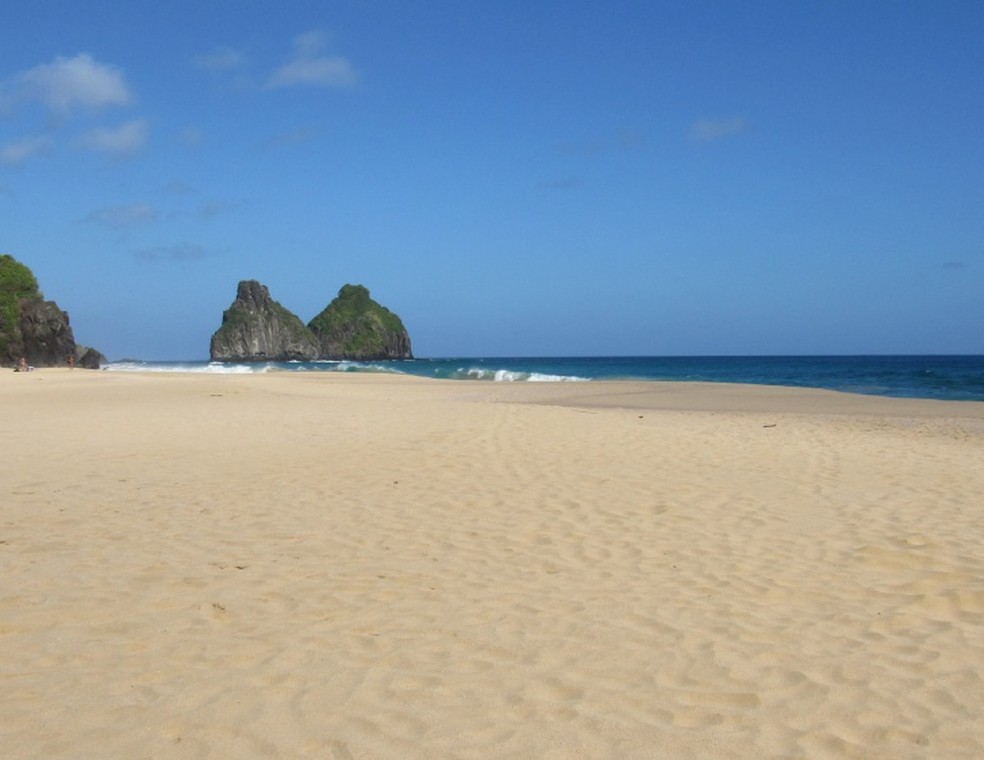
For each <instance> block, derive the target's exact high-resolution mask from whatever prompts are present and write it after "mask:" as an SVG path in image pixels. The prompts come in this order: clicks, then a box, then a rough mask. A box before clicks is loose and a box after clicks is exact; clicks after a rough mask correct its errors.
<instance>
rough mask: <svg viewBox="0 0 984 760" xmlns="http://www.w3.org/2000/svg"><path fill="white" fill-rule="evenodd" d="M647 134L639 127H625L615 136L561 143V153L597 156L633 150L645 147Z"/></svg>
mask: <svg viewBox="0 0 984 760" xmlns="http://www.w3.org/2000/svg"><path fill="white" fill-rule="evenodd" d="M645 144H646V136H645V134H644V133H643V132H641V131H639V130H637V129H624V130H622V131H621V132H619V133H618V134H616V135H615V136H614V137H599V138H592V139H586V140H573V141H570V142H565V143H560V145H559V146H558V147H559V149H560V152H561V153H564V154H566V155H568V156H597V155H601V154H603V153H610V152H613V151H632V150H638V149H639V148H642V147H644V146H645Z"/></svg>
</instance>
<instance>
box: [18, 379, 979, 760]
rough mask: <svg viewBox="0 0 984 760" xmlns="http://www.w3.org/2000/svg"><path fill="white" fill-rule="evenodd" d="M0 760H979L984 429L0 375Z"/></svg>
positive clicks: (590, 395)
mask: <svg viewBox="0 0 984 760" xmlns="http://www.w3.org/2000/svg"><path fill="white" fill-rule="evenodd" d="M0 404H2V408H3V410H4V416H5V425H4V426H3V428H2V429H0V442H2V443H0V445H2V446H3V449H4V451H5V452H9V454H8V455H7V456H5V457H3V458H0V482H2V483H4V485H5V493H4V497H3V501H2V503H0V569H2V571H3V577H4V584H3V587H2V589H0V621H2V622H0V646H2V647H3V648H4V652H5V654H6V657H5V658H3V660H2V662H0V682H2V683H3V685H4V688H3V690H2V691H3V695H2V696H0V734H2V739H3V744H4V746H5V753H6V756H7V757H11V758H34V757H51V758H72V757H80V756H86V757H95V756H108V757H160V758H198V757H201V758H207V757H218V756H221V757H232V758H251V757H261V756H267V757H269V756H285V757H330V758H360V757H361V758H394V759H395V758H400V759H401V760H405V759H407V758H409V759H410V760H417V759H419V760H423V759H424V758H434V757H455V758H476V760H477V758H487V757H511V758H531V759H532V758H543V757H571V756H591V757H619V758H630V759H631V758H639V759H640V760H641V759H642V758H651V757H652V756H653V753H654V752H662V753H664V754H666V755H667V756H672V757H679V758H700V757H707V756H708V755H709V754H713V755H714V756H715V757H722V758H739V759H741V760H745V759H748V760H751V759H752V758H760V757H770V756H773V757H776V756H781V757H803V756H805V757H820V756H824V757H844V758H852V757H893V758H901V759H902V760H906V759H909V758H911V759H912V760H915V759H916V758H919V759H920V760H923V759H924V758H934V759H938V760H944V759H946V760H951V759H952V758H967V760H970V758H976V757H979V756H981V755H982V754H984V731H982V730H981V728H980V726H981V725H984V707H982V705H984V680H982V678H981V676H980V675H979V673H978V670H979V663H980V662H981V661H982V659H984V636H982V634H981V631H982V630H984V561H982V560H981V558H980V551H979V548H980V545H981V542H982V540H984V527H982V525H984V520H982V519H981V517H982V516H984V515H982V511H981V510H982V508H981V505H980V494H981V493H984V468H982V467H981V464H980V463H981V462H982V461H984V405H982V406H980V407H978V405H972V404H971V405H969V404H966V403H965V402H951V401H925V400H913V399H894V398H883V397H872V396H858V395H852V394H844V393H839V392H833V391H819V390H813V389H798V388H797V389H784V388H781V387H777V386H746V385H736V386H730V385H722V384H717V383H713V384H706V385H705V384H690V383H679V382H671V383H660V382H650V381H645V382H636V381H611V382H609V381H592V382H590V383H576V384H575V383H570V384H568V383H558V384H546V383H543V384H541V383H471V382H461V381H455V380H433V379H427V378H415V377H406V376H396V375H373V374H362V373H359V374H342V373H339V374H318V375H313V374H301V373H296V374H295V373H268V374H249V375H247V374H243V375H234V374H229V375H209V374H170V373H168V374H162V373H129V372H127V373H104V372H83V371H82V370H78V369H76V370H68V369H51V370H48V369H46V370H39V371H36V372H34V373H29V374H27V375H19V374H17V373H12V372H10V373H0Z"/></svg>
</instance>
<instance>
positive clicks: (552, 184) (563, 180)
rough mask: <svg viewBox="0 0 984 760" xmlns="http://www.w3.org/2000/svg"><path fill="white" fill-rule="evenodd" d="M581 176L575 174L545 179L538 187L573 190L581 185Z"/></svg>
mask: <svg viewBox="0 0 984 760" xmlns="http://www.w3.org/2000/svg"><path fill="white" fill-rule="evenodd" d="M581 182H582V180H581V178H580V177H575V176H573V175H572V176H569V177H558V178H557V179H551V180H547V181H545V182H541V183H539V185H538V187H540V188H542V189H544V190H573V189H574V188H575V187H578V186H579V185H581Z"/></svg>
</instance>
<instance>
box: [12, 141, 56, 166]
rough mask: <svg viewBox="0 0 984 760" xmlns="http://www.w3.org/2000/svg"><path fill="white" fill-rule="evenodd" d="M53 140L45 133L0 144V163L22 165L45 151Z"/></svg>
mask: <svg viewBox="0 0 984 760" xmlns="http://www.w3.org/2000/svg"><path fill="white" fill-rule="evenodd" d="M50 144H51V140H50V139H49V138H47V137H46V136H44V135H38V136H35V137H25V138H24V139H23V140H17V141H15V142H9V143H7V144H6V145H2V146H0V164H2V165H4V166H20V165H21V164H23V163H24V162H25V161H27V160H28V159H30V158H32V157H34V156H36V155H38V154H41V153H45V152H46V151H47V150H48V147H49V145H50Z"/></svg>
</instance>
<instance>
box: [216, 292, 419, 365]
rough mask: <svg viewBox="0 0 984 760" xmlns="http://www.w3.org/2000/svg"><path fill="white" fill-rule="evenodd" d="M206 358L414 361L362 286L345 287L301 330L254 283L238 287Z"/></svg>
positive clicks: (402, 335) (392, 317)
mask: <svg viewBox="0 0 984 760" xmlns="http://www.w3.org/2000/svg"><path fill="white" fill-rule="evenodd" d="M209 354H210V356H211V359H212V361H245V362H253V361H292V360H297V361H310V360H312V359H330V360H342V359H352V360H356V361H366V360H377V359H412V358H413V353H412V351H411V348H410V335H409V334H408V333H407V330H406V328H405V327H404V326H403V322H402V321H401V320H400V318H399V317H398V316H397V315H396V314H394V313H393V312H391V311H390V310H389V309H387V308H386V307H385V306H382V305H380V304H378V303H376V302H375V301H373V300H372V298H370V297H369V290H368V289H367V288H365V287H364V286H362V285H345V286H344V287H343V288H342V289H341V290H340V291H338V297H336V298H335V299H334V300H333V301H332V302H331V303H330V304H328V306H326V307H325V308H324V309H323V310H322V312H321V313H320V314H318V316H316V317H315V318H314V319H312V320H311V322H310V324H308V325H307V326H305V325H304V324H303V323H302V322H301V320H300V319H299V318H298V317H297V316H296V315H295V314H293V313H291V312H290V311H288V310H287V309H285V308H284V307H283V306H281V305H280V304H279V303H277V302H276V301H274V300H273V299H272V298H271V297H270V292H269V290H267V288H266V286H265V285H262V284H260V283H259V282H257V281H256V280H244V281H242V282H240V283H239V288H238V290H237V293H236V300H235V301H234V302H233V303H232V306H230V307H229V308H228V309H227V310H226V311H225V313H223V315H222V326H221V327H220V328H219V329H218V330H217V331H216V332H215V334H214V335H213V336H212V341H211V346H210V350H209Z"/></svg>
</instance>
